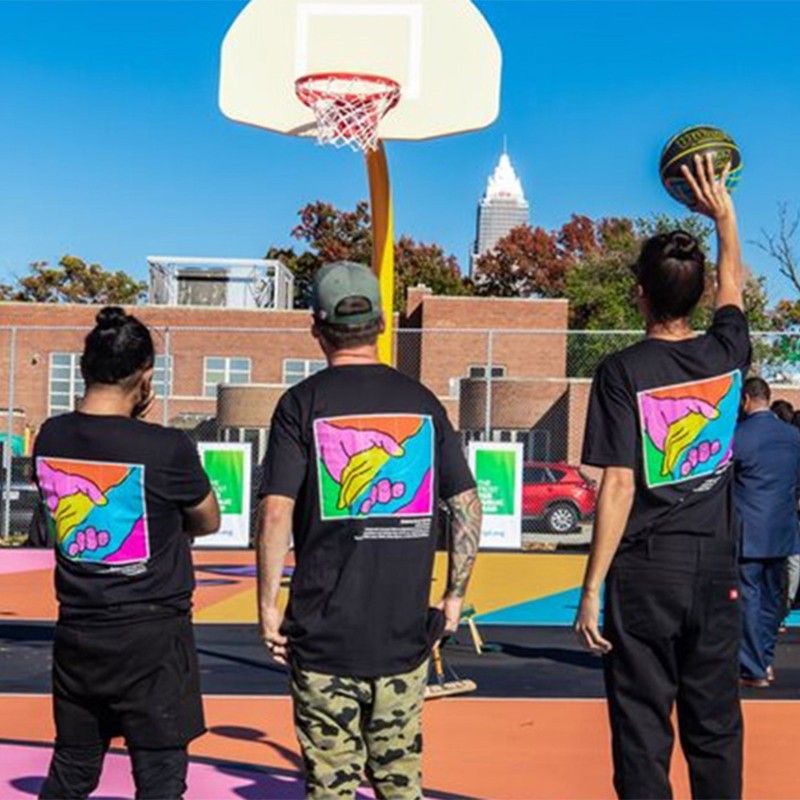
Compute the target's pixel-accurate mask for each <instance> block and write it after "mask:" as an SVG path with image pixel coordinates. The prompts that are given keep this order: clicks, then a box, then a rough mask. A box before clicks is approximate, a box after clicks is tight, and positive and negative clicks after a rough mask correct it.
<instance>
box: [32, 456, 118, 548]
mask: <svg viewBox="0 0 800 800" xmlns="http://www.w3.org/2000/svg"><path fill="white" fill-rule="evenodd" d="M37 474H38V476H39V485H40V486H41V487H42V492H43V494H44V496H45V500H46V502H47V507H48V508H49V509H50V513H51V514H52V515H53V520H54V522H55V524H56V533H57V536H58V540H59V541H64V539H66V538H67V536H69V535H70V534H71V533H72V531H74V530H75V528H76V527H77V526H78V525H79V524H80V523H81V521H82V520H84V519H86V517H87V516H88V515H89V512H90V511H91V510H92V509H93V508H94V507H95V506H104V505H106V503H107V502H108V500H107V499H106V497H105V495H104V494H103V493H102V492H101V491H100V490H99V489H98V488H97V486H95V484H94V483H92V481H90V480H88V479H87V478H84V477H82V476H80V475H70V474H69V473H66V472H62V471H61V470H58V469H55V468H53V467H51V466H50V465H49V464H48V463H47V462H46V461H42V462H40V463H39V465H38V470H37ZM87 533H88V532H87ZM80 535H81V534H79V536H80ZM98 536H100V538H102V537H103V536H105V544H108V534H107V533H105V532H103V533H101V534H97V533H95V534H94V536H93V537H92V539H91V540H90V541H91V542H92V543H94V544H95V546H94V547H89V549H91V550H94V549H96V547H97V544H96V543H97V541H98ZM105 544H100V546H101V547H104V546H105ZM82 545H83V546H81V547H80V548H79V551H80V552H82V551H83V550H84V549H86V546H87V540H86V537H84V541H83V543H82ZM74 546H75V543H73V544H72V545H70V555H77V553H78V552H79V551H78V550H76V552H75V553H72V548H73V547H74Z"/></svg>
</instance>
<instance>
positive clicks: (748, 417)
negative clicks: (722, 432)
mask: <svg viewBox="0 0 800 800" xmlns="http://www.w3.org/2000/svg"><path fill="white" fill-rule="evenodd" d="M769 401H770V390H769V386H768V385H767V383H766V381H763V380H762V379H761V378H750V379H748V380H747V381H746V382H745V385H744V413H745V419H744V420H743V421H742V422H741V423H740V425H739V427H738V429H737V431H736V439H735V444H734V464H735V473H734V474H735V491H736V510H737V512H738V514H739V518H740V520H741V523H742V541H741V549H740V554H739V574H740V580H741V594H742V610H743V612H744V614H743V618H744V631H743V636H742V646H741V651H740V664H741V676H742V684H743V685H745V686H751V687H756V688H766V687H768V686H769V685H770V683H771V681H772V680H774V671H773V666H772V664H773V661H774V659H775V645H776V644H777V640H778V628H779V627H780V623H781V619H782V617H783V614H784V607H783V604H784V599H783V589H782V581H783V577H782V576H783V571H784V568H785V564H786V559H787V557H788V556H790V555H792V554H793V553H795V552H796V549H797V548H796V534H797V500H798V496H800V431H798V430H797V429H796V428H795V427H793V426H792V425H787V424H786V423H785V422H781V421H780V420H779V419H778V417H776V416H775V414H773V413H772V411H770V408H769Z"/></svg>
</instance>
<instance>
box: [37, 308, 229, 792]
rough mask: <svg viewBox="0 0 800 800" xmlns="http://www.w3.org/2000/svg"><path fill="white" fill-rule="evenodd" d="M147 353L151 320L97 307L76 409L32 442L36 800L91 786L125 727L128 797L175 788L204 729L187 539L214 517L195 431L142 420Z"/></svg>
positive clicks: (181, 784) (208, 527)
mask: <svg viewBox="0 0 800 800" xmlns="http://www.w3.org/2000/svg"><path fill="white" fill-rule="evenodd" d="M154 361H155V353H154V349H153V340H152V337H151V336H150V331H149V330H148V329H147V327H146V326H145V325H143V324H142V323H141V322H140V321H139V320H138V319H136V317H133V316H131V315H129V314H126V313H125V311H123V310H122V309H121V308H115V307H111V308H104V309H103V310H102V311H100V313H99V314H98V315H97V325H96V326H95V328H94V330H92V331H91V333H89V335H88V336H87V337H86V345H85V348H84V351H83V355H82V356H81V372H82V374H83V379H84V381H85V383H86V396H85V398H84V400H83V402H82V403H81V406H80V411H75V412H73V413H71V414H64V415H62V416H59V417H53V418H52V419H50V420H48V421H47V422H46V423H45V424H44V426H43V427H42V430H41V432H40V433H39V436H38V437H37V439H36V444H35V446H34V452H33V455H34V461H35V476H36V482H37V484H38V487H39V492H40V495H41V499H42V504H43V506H44V510H45V513H46V516H47V519H48V522H49V525H50V526H51V529H52V531H53V533H54V536H55V539H56V548H55V549H56V576H55V577H56V594H57V596H58V604H59V611H58V621H57V623H56V629H55V638H54V642H53V710H54V715H55V726H56V743H55V751H54V754H53V759H52V762H51V764H50V770H49V773H48V775H47V778H46V780H45V782H44V785H43V786H42V789H41V794H40V797H41V798H43V800H65V798H69V800H81V799H82V798H86V797H88V796H89V795H90V794H91V793H92V792H93V791H94V789H95V788H96V787H97V784H98V782H99V780H100V773H101V771H102V767H103V759H104V757H105V754H106V751H107V750H108V746H109V742H110V740H111V739H112V737H115V736H120V735H121V736H123V737H124V738H125V741H126V744H127V746H128V751H129V753H130V756H131V761H132V765H133V778H134V782H135V784H136V797H137V798H140V799H141V800H156V798H157V799H158V800H175V799H176V798H180V797H182V796H183V793H184V791H185V790H186V771H187V767H188V756H187V749H186V748H187V745H188V744H189V742H190V741H191V740H192V739H194V738H196V737H197V736H200V735H201V734H202V733H203V732H204V730H205V723H204V720H203V705H202V698H201V696H200V681H199V671H198V665H197V654H196V651H195V644H194V635H193V632H192V618H191V608H192V592H193V589H194V572H193V569H192V557H191V552H190V544H191V537H193V536H203V535H205V534H209V533H213V532H214V531H216V530H217V528H218V527H219V522H220V516H219V509H218V507H217V500H216V497H215V495H214V492H213V491H212V489H211V486H210V485H209V481H208V478H207V477H206V475H205V473H204V472H203V468H202V466H201V464H200V459H199V457H198V454H197V450H196V448H195V446H194V444H193V443H192V442H191V440H190V439H189V437H188V436H187V435H186V434H185V433H183V432H181V431H177V430H170V429H168V428H162V427H161V426H159V425H152V424H149V423H146V422H144V421H143V417H144V416H145V415H146V414H147V411H148V409H149V407H150V405H151V403H152V400H153V389H152V377H153V364H154Z"/></svg>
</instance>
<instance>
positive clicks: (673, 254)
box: [664, 231, 700, 259]
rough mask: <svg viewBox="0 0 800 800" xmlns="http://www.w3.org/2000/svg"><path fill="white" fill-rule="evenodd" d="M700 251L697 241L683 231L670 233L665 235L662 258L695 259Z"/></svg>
mask: <svg viewBox="0 0 800 800" xmlns="http://www.w3.org/2000/svg"><path fill="white" fill-rule="evenodd" d="M699 251H700V244H699V243H698V241H697V239H695V238H694V236H692V235H691V234H689V233H686V232H685V231H672V233H669V234H667V242H666V246H665V247H664V258H679V259H687V258H688V259H695V258H697V254H698V252H699Z"/></svg>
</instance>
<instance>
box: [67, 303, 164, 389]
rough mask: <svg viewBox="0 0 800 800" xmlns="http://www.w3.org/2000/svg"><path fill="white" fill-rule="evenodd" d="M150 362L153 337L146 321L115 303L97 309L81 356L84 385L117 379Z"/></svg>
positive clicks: (153, 351) (108, 382) (136, 370)
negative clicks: (95, 318)
mask: <svg viewBox="0 0 800 800" xmlns="http://www.w3.org/2000/svg"><path fill="white" fill-rule="evenodd" d="M154 362H155V349H154V347H153V337H152V336H151V335H150V331H149V330H148V329H147V326H146V325H144V324H143V323H141V322H140V321H139V320H138V319H136V317H134V316H133V314H126V313H125V310H124V309H122V308H120V307H119V306H107V307H106V308H103V309H101V310H100V312H99V313H98V314H97V325H96V326H95V328H94V330H92V332H91V333H90V334H89V335H88V336H87V337H86V346H85V348H84V351H83V356H82V357H81V371H82V373H83V379H84V381H85V382H86V385H87V386H92V385H93V384H95V383H105V384H115V383H119V382H120V381H123V380H125V379H126V378H129V377H130V376H131V375H134V374H136V373H137V372H138V371H140V370H143V369H148V368H150V367H152V366H153V364H154Z"/></svg>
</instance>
